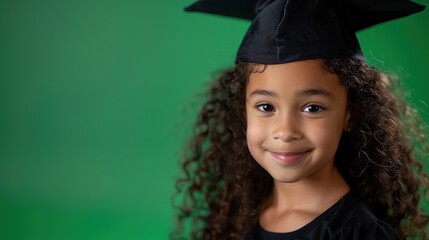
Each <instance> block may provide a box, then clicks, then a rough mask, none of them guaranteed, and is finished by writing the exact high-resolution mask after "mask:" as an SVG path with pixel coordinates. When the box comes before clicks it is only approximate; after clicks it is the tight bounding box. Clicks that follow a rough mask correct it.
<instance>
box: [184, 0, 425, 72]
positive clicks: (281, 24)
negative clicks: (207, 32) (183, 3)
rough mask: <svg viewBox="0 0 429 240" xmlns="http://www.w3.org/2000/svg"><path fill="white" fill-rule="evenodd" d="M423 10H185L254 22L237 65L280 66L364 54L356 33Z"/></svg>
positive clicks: (348, 5)
mask: <svg viewBox="0 0 429 240" xmlns="http://www.w3.org/2000/svg"><path fill="white" fill-rule="evenodd" d="M424 8H425V7H424V6H423V5H420V4H417V3H414V2H411V1H408V0H199V1H197V2H195V3H193V4H192V5H190V6H188V7H187V8H185V10H186V11H190V12H205V13H212V14H217V15H223V16H230V17H236V18H242V19H248V20H252V24H251V25H250V27H249V29H248V31H247V33H246V35H245V37H244V39H243V41H242V43H241V46H240V48H239V50H238V54H237V59H236V60H237V61H241V62H253V63H262V64H278V63H286V62H293V61H299V60H306V59H316V58H334V57H336V58H341V57H348V56H351V55H353V54H356V53H361V49H360V46H359V42H358V40H357V37H356V32H357V31H359V30H362V29H364V28H368V27H371V26H373V25H375V24H378V23H382V22H386V21H389V20H393V19H396V18H401V17H405V16H408V15H410V14H413V13H417V12H420V11H422V10H423V9H424Z"/></svg>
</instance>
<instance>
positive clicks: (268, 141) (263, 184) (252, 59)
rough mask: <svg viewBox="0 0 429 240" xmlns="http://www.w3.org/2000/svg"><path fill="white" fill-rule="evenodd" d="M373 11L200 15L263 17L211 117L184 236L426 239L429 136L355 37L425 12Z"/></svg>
mask: <svg viewBox="0 0 429 240" xmlns="http://www.w3.org/2000/svg"><path fill="white" fill-rule="evenodd" d="M237 3H242V4H245V5H246V7H242V8H237V7H232V5H234V4H237ZM251 3H252V4H254V6H253V5H252V8H254V9H256V10H255V12H256V13H253V12H252V11H247V10H246V9H250V8H249V6H247V5H249V4H251ZM231 4H232V5H231ZM365 4H366V5H365V6H362V5H359V4H356V3H352V2H348V1H344V2H342V1H334V0H331V1H326V0H325V1H321V0H319V1H317V0H314V1H310V0H308V1H303V0H273V1H268V0H267V1H249V2H246V1H244V2H242V1H239V0H236V1H220V0H217V1H215V0H201V1H199V2H197V3H195V4H193V5H192V6H191V7H190V8H188V10H191V11H204V12H211V13H217V14H223V15H228V16H234V17H242V18H249V19H253V23H252V25H251V26H250V28H249V31H248V33H247V35H246V36H245V38H244V40H243V43H242V45H241V46H240V49H239V51H238V55H237V63H236V65H235V66H234V67H233V68H231V69H229V70H227V71H225V72H224V73H223V74H222V76H220V77H219V78H218V79H217V80H216V82H214V83H213V86H212V88H211V89H210V95H209V98H208V100H207V102H206V103H205V104H204V105H203V108H202V110H201V112H200V115H199V118H198V121H197V123H196V133H195V136H194V138H193V139H192V141H191V144H190V148H189V151H188V152H187V155H186V156H185V158H184V161H183V163H182V164H183V165H182V167H183V170H184V172H185V174H186V177H185V178H183V179H180V180H178V182H177V185H178V190H179V192H182V193H184V195H183V196H182V197H183V205H182V206H181V207H180V210H181V212H180V214H179V226H178V229H177V231H176V232H174V233H173V234H172V237H173V238H181V237H185V235H186V234H187V233H188V231H187V230H184V229H183V228H188V229H191V230H190V233H191V238H192V239H245V240H256V239H400V238H413V237H420V238H423V239H426V235H425V226H426V223H427V221H428V217H427V216H426V214H424V213H423V212H422V211H421V210H420V208H419V206H418V205H419V202H420V196H421V194H425V192H426V189H427V187H428V186H429V184H428V178H427V176H426V173H425V171H424V168H423V166H422V164H421V163H420V159H419V157H423V156H422V155H419V149H420V151H421V154H423V153H426V151H425V149H426V148H425V144H426V142H425V137H424V135H423V129H422V128H421V127H419V126H420V125H418V124H416V121H415V119H416V117H415V111H414V110H412V109H411V108H410V107H409V106H407V105H406V103H405V102H404V101H403V100H402V99H401V98H400V94H395V91H394V90H395V89H396V87H397V83H396V82H395V80H394V79H393V78H389V77H388V76H386V75H384V74H382V73H380V71H379V70H377V69H376V68H374V67H370V66H368V65H367V64H366V62H365V60H364V59H363V57H362V54H361V51H360V47H359V44H358V42H357V39H356V36H355V33H354V32H355V31H357V30H360V29H362V28H365V27H368V26H371V25H374V24H376V23H379V22H383V21H387V20H390V19H394V18H398V17H402V16H405V15H409V14H411V13H414V12H417V11H420V10H422V7H421V6H420V5H417V4H414V3H411V2H409V1H405V0H396V1H393V0H389V1H387V0H386V3H383V1H378V5H377V10H376V11H375V10H374V8H373V6H371V4H370V3H365ZM234 6H235V5H234ZM366 8H368V9H370V10H368V9H366ZM238 9H239V10H238ZM398 10H401V11H398ZM235 11H237V12H235ZM398 12H400V13H399V14H398ZM344 13H349V14H350V15H349V14H344ZM357 13H359V14H357ZM418 146H421V147H420V148H419V147H418ZM422 196H424V195H422ZM187 220H190V224H191V225H188V224H187V223H188V221H187Z"/></svg>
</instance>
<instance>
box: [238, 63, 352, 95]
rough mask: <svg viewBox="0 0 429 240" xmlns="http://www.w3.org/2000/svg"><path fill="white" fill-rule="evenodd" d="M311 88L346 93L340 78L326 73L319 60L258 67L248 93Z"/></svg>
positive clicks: (252, 74) (249, 83)
mask: <svg viewBox="0 0 429 240" xmlns="http://www.w3.org/2000/svg"><path fill="white" fill-rule="evenodd" d="M258 70H261V71H258ZM311 88H316V89H323V90H325V91H327V92H332V93H333V94H337V93H339V92H344V91H345V90H344V87H343V86H342V85H341V84H340V81H339V79H338V76H337V75H336V74H333V73H329V72H327V71H325V70H324V69H323V68H322V65H321V62H320V61H319V60H306V61H297V62H291V63H285V64H275V65H266V66H265V67H264V68H262V67H261V68H259V67H257V69H256V71H255V72H253V73H251V74H250V76H249V82H248V85H247V89H246V92H247V95H248V94H249V93H250V92H251V91H254V90H256V89H268V90H271V91H276V92H279V93H281V92H283V91H295V90H305V89H311Z"/></svg>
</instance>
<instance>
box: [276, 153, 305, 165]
mask: <svg viewBox="0 0 429 240" xmlns="http://www.w3.org/2000/svg"><path fill="white" fill-rule="evenodd" d="M310 152H311V150H307V151H300V152H271V151H270V153H271V155H272V156H273V157H274V159H275V160H276V161H277V162H278V163H280V164H282V165H285V164H294V163H297V162H299V161H300V160H302V159H304V158H305V157H306V156H307V155H308V154H309V153H310Z"/></svg>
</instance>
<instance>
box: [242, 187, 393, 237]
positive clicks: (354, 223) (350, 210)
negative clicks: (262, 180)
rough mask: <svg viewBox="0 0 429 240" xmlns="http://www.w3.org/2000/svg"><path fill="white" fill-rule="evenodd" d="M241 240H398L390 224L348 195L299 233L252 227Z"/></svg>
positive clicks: (350, 194)
mask: <svg viewBox="0 0 429 240" xmlns="http://www.w3.org/2000/svg"><path fill="white" fill-rule="evenodd" d="M244 239H245V240H259V239H266V240H274V239H283V240H289V239H290V240H297V239H318V240H363V239H365V240H385V239H387V240H397V239H400V238H399V236H398V235H397V234H396V233H395V231H394V230H393V229H392V227H391V226H390V225H389V224H387V223H385V222H383V221H381V220H379V219H378V218H377V217H376V216H375V214H374V213H373V212H372V211H371V209H370V208H369V207H368V206H367V205H366V204H365V203H363V202H362V201H361V200H359V198H357V197H356V195H354V194H353V193H348V194H347V195H346V196H344V197H343V198H342V199H341V200H339V201H338V202H337V203H335V204H334V205H333V206H332V207H331V208H329V209H328V210H327V211H325V212H324V213H322V214H321V215H320V216H318V217H317V218H316V219H314V220H313V221H312V222H310V223H309V224H307V225H306V226H304V227H302V228H301V229H298V230H296V231H293V232H288V233H273V232H268V231H266V230H264V229H262V227H261V226H260V225H259V224H255V226H254V227H253V228H252V230H251V231H250V232H249V233H248V234H247V235H246V236H245V238H244Z"/></svg>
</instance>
